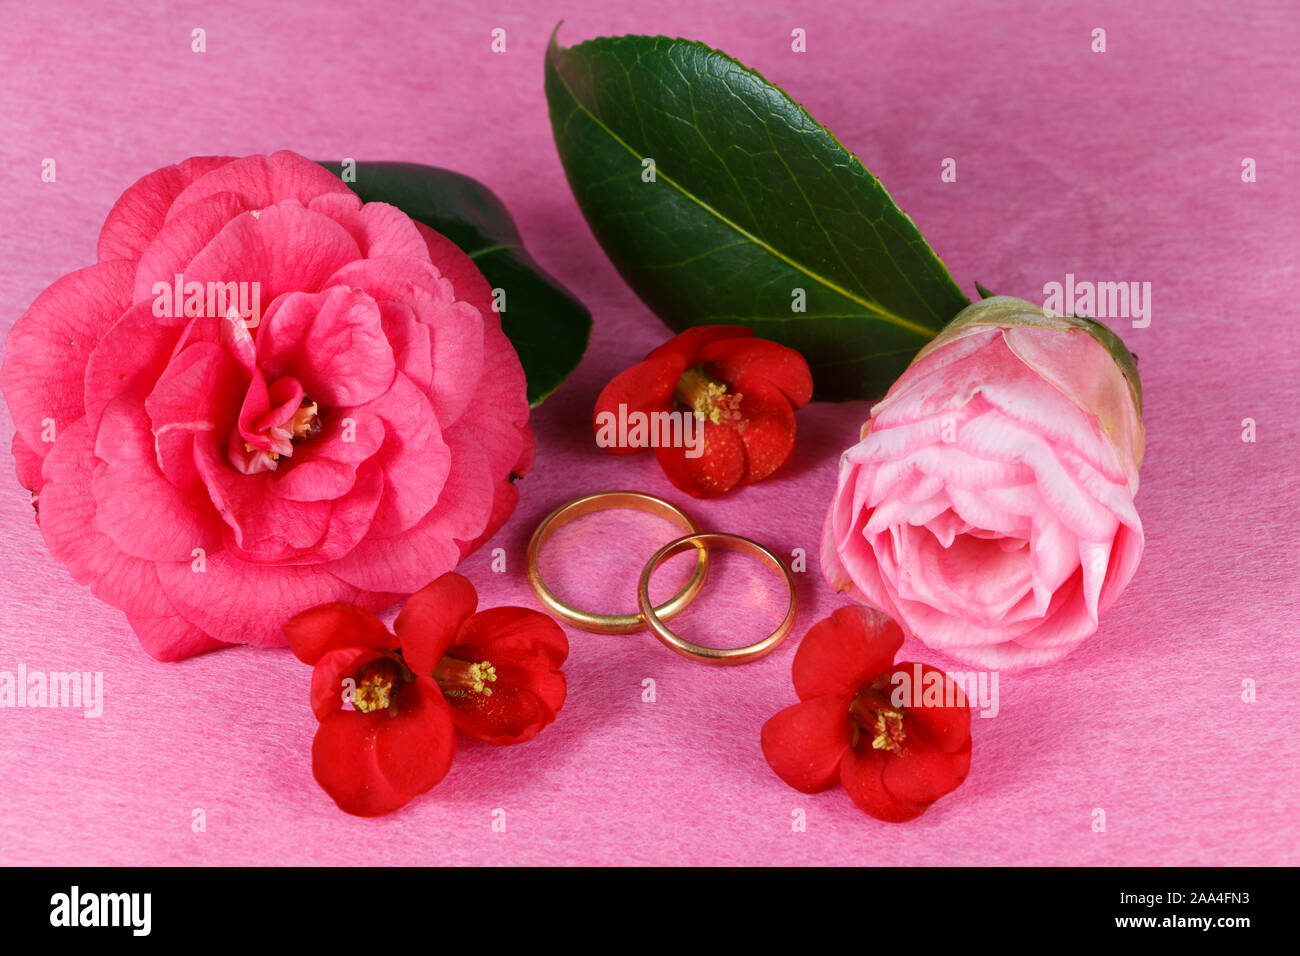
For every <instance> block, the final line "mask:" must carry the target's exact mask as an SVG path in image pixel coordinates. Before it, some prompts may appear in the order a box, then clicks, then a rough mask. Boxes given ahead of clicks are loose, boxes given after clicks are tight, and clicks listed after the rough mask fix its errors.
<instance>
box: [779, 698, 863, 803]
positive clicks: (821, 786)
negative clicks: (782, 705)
mask: <svg viewBox="0 0 1300 956" xmlns="http://www.w3.org/2000/svg"><path fill="white" fill-rule="evenodd" d="M850 701H851V698H849V697H834V696H827V697H818V698H816V699H814V700H807V701H804V702H803V703H802V704H795V705H794V706H792V707H787V708H786V709H785V710H783V711H781V712H780V713H778V714H776V715H775V716H774V717H772V718H771V719H769V720H768V722H767V723H765V724H764V725H763V731H762V737H761V739H762V744H763V756H764V757H766V758H767V762H768V765H769V766H771V768H772V769H773V770H775V771H776V775H777V776H778V777H780V778H781V779H782V780H784V781H785V782H786V783H788V784H789V785H790V786H792V787H794V788H795V789H796V790H799V791H802V792H803V793H817V792H818V791H819V790H825V789H826V788H827V787H832V786H834V785H835V782H836V781H837V780H838V779H839V774H840V761H841V760H842V759H843V757H844V754H845V752H846V751H848V750H849V744H850V742H851V740H852V724H851V722H850V721H849V703H850Z"/></svg>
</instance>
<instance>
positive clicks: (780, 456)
mask: <svg viewBox="0 0 1300 956" xmlns="http://www.w3.org/2000/svg"><path fill="white" fill-rule="evenodd" d="M736 391H737V392H738V394H739V395H740V397H741V398H740V414H741V416H743V418H744V419H745V425H744V427H743V428H738V429H737V430H736V431H737V433H738V434H739V435H740V439H741V441H743V442H744V443H745V477H744V478H743V479H741V480H742V482H743V483H744V484H749V483H750V482H754V481H762V480H763V479H764V478H766V477H767V476H768V475H770V474H772V472H774V471H776V470H777V469H778V468H780V467H781V466H782V465H784V464H785V463H786V461H788V460H789V458H790V452H792V451H794V409H792V408H791V407H790V401H789V399H787V398H786V397H785V396H784V395H782V394H781V391H780V389H778V388H777V387H776V386H775V385H769V384H767V383H766V382H764V381H762V380H760V379H753V380H751V381H750V383H749V387H748V388H746V389H744V390H740V389H737V390H736Z"/></svg>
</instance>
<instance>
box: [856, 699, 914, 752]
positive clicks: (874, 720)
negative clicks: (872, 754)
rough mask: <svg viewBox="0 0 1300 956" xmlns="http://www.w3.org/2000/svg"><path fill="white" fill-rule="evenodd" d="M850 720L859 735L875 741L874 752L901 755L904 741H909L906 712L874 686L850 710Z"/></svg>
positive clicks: (873, 744)
mask: <svg viewBox="0 0 1300 956" xmlns="http://www.w3.org/2000/svg"><path fill="white" fill-rule="evenodd" d="M849 717H850V719H852V721H853V725H854V728H855V729H856V730H857V732H858V733H864V734H866V735H868V736H869V737H870V738H871V748H872V749H873V750H889V751H894V752H898V751H901V750H902V749H903V741H904V740H906V739H907V732H906V731H905V730H904V728H903V712H902V711H901V710H900V709H899V708H897V707H895V706H894V705H893V704H892V703H891V702H890V700H889V698H887V697H885V695H884V694H882V693H881V692H880V691H878V690H876V689H874V688H871V687H868V688H864V689H863V690H862V691H860V692H859V693H858V696H856V697H854V698H853V704H852V706H850V707H849ZM855 740H856V735H855Z"/></svg>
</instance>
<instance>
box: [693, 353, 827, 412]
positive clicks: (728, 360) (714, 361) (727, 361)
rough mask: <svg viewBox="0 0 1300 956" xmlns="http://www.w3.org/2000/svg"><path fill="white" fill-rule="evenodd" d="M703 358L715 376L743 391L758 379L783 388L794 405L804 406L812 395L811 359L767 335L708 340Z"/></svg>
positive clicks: (736, 389) (753, 385)
mask: <svg viewBox="0 0 1300 956" xmlns="http://www.w3.org/2000/svg"><path fill="white" fill-rule="evenodd" d="M700 360H701V361H703V362H706V363H708V364H710V365H712V366H713V370H715V371H716V375H715V377H716V378H718V379H720V380H722V381H724V382H726V383H727V384H728V385H730V386H732V388H733V389H734V390H735V391H737V392H741V393H748V392H749V391H750V390H751V389H753V388H754V387H755V386H756V384H757V383H760V382H761V383H764V384H766V385H769V386H772V387H774V388H777V389H779V390H780V392H781V393H782V394H783V395H784V396H785V397H786V399H787V400H788V401H789V403H790V404H791V405H793V406H794V407H795V408H803V407H804V406H805V405H807V404H808V402H809V401H810V400H811V399H812V392H813V380H812V372H810V371H809V370H808V361H807V360H806V359H805V358H804V357H803V356H802V355H800V354H799V353H798V352H796V351H795V350H794V349H792V348H788V347H786V346H784V345H778V344H777V343H776V342H769V341H768V340H767V339H755V338H730V339H717V340H714V341H712V342H709V343H708V344H707V345H705V346H704V348H702V349H701V350H700Z"/></svg>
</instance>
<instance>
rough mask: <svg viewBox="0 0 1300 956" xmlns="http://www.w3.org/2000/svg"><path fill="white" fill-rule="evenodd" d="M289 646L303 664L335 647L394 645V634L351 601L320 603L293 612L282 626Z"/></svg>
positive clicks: (390, 647) (390, 646)
mask: <svg viewBox="0 0 1300 956" xmlns="http://www.w3.org/2000/svg"><path fill="white" fill-rule="evenodd" d="M281 630H283V631H284V636H285V637H287V638H288V639H289V649H290V650H292V651H293V653H294V656H295V657H297V658H298V660H300V661H302V662H303V663H304V664H315V663H316V662H317V661H318V660H320V658H321V655H322V654H324V653H325V652H326V651H329V650H333V649H334V648H337V647H374V648H380V649H384V650H389V649H392V648H395V647H397V638H395V637H394V636H393V635H392V634H391V633H390V632H389V630H388V628H386V627H384V624H383V622H382V621H381V620H379V618H377V617H375V616H374V615H373V614H371V613H369V612H368V611H363V610H361V608H359V607H357V606H356V605H354V604H346V603H343V602H337V603H334V604H320V605H317V606H316V607H311V608H308V609H307V610H305V611H303V612H302V613H300V614H295V615H294V616H293V617H291V618H289V620H287V621H285V622H284V624H283V625H282V626H281Z"/></svg>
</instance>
